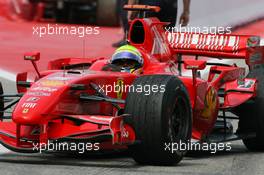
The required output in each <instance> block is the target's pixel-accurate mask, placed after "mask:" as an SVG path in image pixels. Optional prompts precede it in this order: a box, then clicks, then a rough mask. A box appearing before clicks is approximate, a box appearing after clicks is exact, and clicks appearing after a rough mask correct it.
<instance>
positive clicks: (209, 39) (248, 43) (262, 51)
mask: <svg viewBox="0 0 264 175" xmlns="http://www.w3.org/2000/svg"><path fill="white" fill-rule="evenodd" d="M166 34H167V38H168V41H169V44H170V46H171V48H172V49H173V50H174V51H175V54H184V55H197V56H208V57H215V58H220V59H226V58H227V59H228V58H233V59H245V61H246V63H247V64H248V65H249V67H250V68H253V67H254V66H255V65H257V64H263V63H264V47H262V46H260V37H258V36H249V35H220V34H219V35H213V34H200V33H198V34H197V33H181V32H171V33H170V32H167V33H166Z"/></svg>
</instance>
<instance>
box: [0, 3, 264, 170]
mask: <svg viewBox="0 0 264 175" xmlns="http://www.w3.org/2000/svg"><path fill="white" fill-rule="evenodd" d="M126 9H128V10H137V11H140V14H142V15H143V14H145V13H146V12H148V11H158V10H159V9H158V8H156V7H151V6H137V5H134V6H126ZM165 24H166V23H164V22H160V21H159V20H158V19H157V18H137V19H135V20H133V21H131V26H130V31H129V34H128V40H129V43H130V45H131V46H133V47H135V48H137V49H138V50H139V51H140V53H141V55H142V57H143V59H144V65H143V68H142V70H143V72H142V73H141V74H134V73H127V72H116V71H112V70H105V69H104V68H105V67H106V66H107V65H109V59H106V58H91V59H84V58H83V59H78V58H67V59H58V60H55V61H52V62H50V63H49V66H48V70H47V71H43V72H39V71H38V69H37V66H36V61H37V60H39V53H29V54H25V57H24V59H25V60H30V61H32V63H33V65H34V67H35V69H36V72H37V74H38V76H37V78H36V79H35V81H34V82H27V81H26V79H27V74H26V73H21V74H19V75H18V76H17V87H18V88H17V89H18V94H14V95H10V94H9V95H8V94H3V90H2V88H1V89H0V93H1V96H0V107H1V113H0V114H1V115H0V117H1V120H2V121H1V122H0V142H1V144H2V145H4V146H5V147H7V148H9V149H10V150H13V151H17V152H25V153H31V152H38V151H39V150H38V149H40V148H41V147H42V146H43V145H45V144H47V143H55V142H56V143H67V144H70V143H80V142H85V143H97V144H96V148H98V147H99V148H100V150H106V149H111V150H114V149H121V148H126V149H129V150H130V151H131V153H132V157H133V158H134V160H135V161H136V162H138V163H141V164H154V165H170V164H175V163H178V162H180V160H181V159H182V157H183V156H184V153H185V152H186V150H177V151H168V149H166V147H165V146H168V145H170V144H172V143H173V144H174V145H175V143H176V144H177V143H186V144H188V143H189V142H190V140H191V139H193V140H194V139H195V140H198V142H200V143H212V142H214V143H218V142H227V141H232V140H239V139H242V140H243V142H244V143H245V145H246V147H247V148H249V149H250V150H261V151H263V150H264V115H263V113H264V90H263V88H264V86H263V85H264V66H263V62H264V61H263V59H264V57H263V54H264V48H263V47H260V46H259V43H260V38H259V37H256V36H238V35H210V34H194V33H174V32H166V31H165V30H164V28H163V26H164V25H165ZM187 55H188V58H187V57H186V56H187ZM201 57H212V58H219V59H235V60H238V59H241V60H243V61H245V62H246V63H247V65H248V67H249V70H250V71H249V74H248V75H245V74H246V69H245V68H242V67H238V66H237V65H236V64H223V63H214V62H212V61H210V62H209V61H206V60H203V59H202V58H201ZM200 58H201V59H200ZM207 60H210V59H207ZM207 68H208V74H209V75H208V78H207V79H206V80H205V79H202V78H200V76H199V72H200V71H201V70H204V69H205V70H206V69H207ZM186 71H190V72H191V73H192V74H191V75H190V76H184V74H183V73H184V72H186ZM113 87H114V88H113ZM111 88H112V89H111ZM11 97H13V98H16V100H14V101H11V99H10V98H11ZM13 105H15V107H14V108H13V109H12V108H11V107H12V106H13ZM9 108H11V109H12V112H11V116H6V114H8V113H7V110H8V109H9ZM230 112H231V113H233V114H235V115H232V116H230V115H229V114H230ZM219 114H221V115H219ZM10 119H11V120H10ZM229 119H237V120H238V121H239V126H238V129H237V131H235V132H233V131H232V127H231V126H230V123H229V122H228V120H229Z"/></svg>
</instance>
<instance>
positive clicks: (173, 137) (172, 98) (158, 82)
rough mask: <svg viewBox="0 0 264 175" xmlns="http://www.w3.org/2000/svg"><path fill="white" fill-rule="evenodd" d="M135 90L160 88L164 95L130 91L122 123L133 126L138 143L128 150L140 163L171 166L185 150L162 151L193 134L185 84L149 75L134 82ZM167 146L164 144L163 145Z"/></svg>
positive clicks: (185, 141) (173, 79)
mask: <svg viewBox="0 0 264 175" xmlns="http://www.w3.org/2000/svg"><path fill="white" fill-rule="evenodd" d="M133 86H134V87H140V86H141V87H147V86H148V87H154V86H156V87H163V88H164V90H165V91H164V92H163V91H162V90H161V89H162V88H160V91H158V92H156V91H155V92H154V91H151V92H150V93H149V95H147V94H145V93H144V92H129V93H128V96H127V99H126V104H125V113H126V114H131V115H132V116H131V117H130V118H127V119H126V120H125V122H126V123H127V124H129V125H130V126H132V127H133V128H134V130H135V133H136V140H137V141H139V143H138V144H135V145H133V146H130V147H129V150H130V151H131V153H132V157H133V158H134V160H135V161H136V162H137V163H139V164H150V165H173V164H177V163H179V162H180V161H181V160H182V158H183V156H184V154H185V153H186V151H180V150H177V151H174V152H172V150H165V148H166V147H165V146H166V145H168V144H173V143H176V144H179V143H180V142H182V143H188V141H190V139H191V131H192V110H191V105H190V99H189V96H188V93H187V90H186V88H185V86H184V84H183V83H182V82H181V80H179V79H178V78H177V77H175V76H171V75H152V76H143V77H140V78H138V79H136V80H135V82H134V83H133ZM165 144H166V145H165Z"/></svg>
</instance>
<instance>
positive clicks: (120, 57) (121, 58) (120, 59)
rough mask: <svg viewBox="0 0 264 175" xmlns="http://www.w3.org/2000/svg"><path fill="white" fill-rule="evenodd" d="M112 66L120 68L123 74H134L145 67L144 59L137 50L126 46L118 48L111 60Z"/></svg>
mask: <svg viewBox="0 0 264 175" xmlns="http://www.w3.org/2000/svg"><path fill="white" fill-rule="evenodd" d="M110 62H111V64H114V65H117V66H119V67H120V69H121V72H129V73H133V72H134V71H136V70H137V69H140V68H141V67H142V66H143V62H144V60H143V58H142V55H141V53H140V52H139V50H138V49H137V48H135V47H134V46H131V45H125V46H122V47H120V48H118V49H117V50H116V51H115V53H114V55H113V56H112V58H111V60H110Z"/></svg>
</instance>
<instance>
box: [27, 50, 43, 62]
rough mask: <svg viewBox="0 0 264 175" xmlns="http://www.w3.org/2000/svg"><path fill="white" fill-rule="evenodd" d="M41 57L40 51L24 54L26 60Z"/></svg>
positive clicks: (34, 59) (36, 59) (35, 59)
mask: <svg viewBox="0 0 264 175" xmlns="http://www.w3.org/2000/svg"><path fill="white" fill-rule="evenodd" d="M39 59H40V53H39V52H35V53H34V52H32V53H25V54H24V60H30V61H38V60H39Z"/></svg>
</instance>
